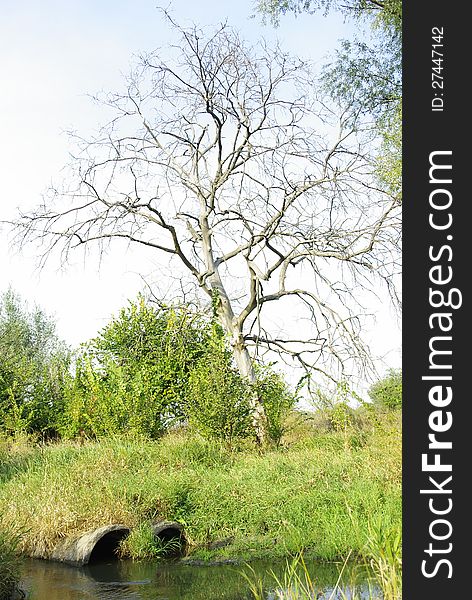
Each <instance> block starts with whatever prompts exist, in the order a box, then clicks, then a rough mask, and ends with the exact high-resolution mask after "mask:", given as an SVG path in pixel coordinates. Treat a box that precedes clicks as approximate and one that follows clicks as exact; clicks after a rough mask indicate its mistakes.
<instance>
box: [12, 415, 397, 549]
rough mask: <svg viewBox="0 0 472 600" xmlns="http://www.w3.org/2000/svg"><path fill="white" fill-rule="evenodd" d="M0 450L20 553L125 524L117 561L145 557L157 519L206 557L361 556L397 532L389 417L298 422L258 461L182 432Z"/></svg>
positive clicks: (393, 429)
mask: <svg viewBox="0 0 472 600" xmlns="http://www.w3.org/2000/svg"><path fill="white" fill-rule="evenodd" d="M7 446H8V447H7ZM1 453H2V456H1V461H0V462H1V475H0V482H1V483H0V515H1V516H0V526H1V527H2V528H3V529H5V528H10V529H11V528H12V527H14V528H15V531H18V532H19V533H20V540H19V548H20V551H21V552H22V553H23V554H25V555H27V556H48V555H50V553H51V551H52V549H53V548H54V547H55V545H56V544H57V542H58V541H59V540H60V539H62V538H63V537H64V536H68V535H75V534H79V533H81V532H84V531H87V530H89V529H93V528H95V527H98V526H100V525H104V524H107V523H122V524H124V525H127V526H129V527H130V528H133V529H134V533H133V534H132V536H131V537H130V538H129V540H128V542H127V544H126V546H125V549H124V552H125V554H128V555H131V556H132V557H134V558H149V557H150V556H149V555H150V554H151V555H152V552H153V550H152V548H151V549H150V548H149V543H148V542H149V540H148V538H147V537H146V535H147V534H146V523H148V522H150V521H152V520H156V519H166V520H172V521H178V522H180V523H182V524H183V525H184V527H185V533H186V538H187V541H188V552H189V554H190V556H192V557H193V558H197V559H203V560H215V559H225V558H234V557H237V558H243V559H248V558H256V557H281V556H286V555H288V554H294V553H297V552H299V551H300V550H302V549H305V550H308V551H309V552H310V554H312V555H313V556H316V557H317V558H319V559H322V560H333V559H339V558H342V557H344V556H346V555H347V554H348V553H349V552H353V553H354V555H356V554H358V555H361V556H362V555H364V554H365V549H366V548H367V547H368V545H369V542H370V543H371V544H372V537H373V536H372V531H374V532H375V531H376V530H379V529H380V530H382V531H383V532H386V531H393V532H400V531H401V432H400V418H399V416H398V415H387V416H384V417H382V419H380V420H379V418H378V417H377V418H376V422H375V423H372V424H370V425H369V426H366V427H364V429H362V430H359V429H352V430H349V431H344V432H336V431H321V430H319V429H317V427H316V426H314V425H313V426H310V425H307V424H304V425H303V427H301V428H300V427H298V429H297V428H294V429H293V430H292V432H291V433H289V435H287V436H286V439H285V442H284V447H282V448H280V449H274V450H269V451H266V452H265V453H263V454H258V453H257V452H256V451H255V450H254V449H253V448H250V447H249V446H248V447H246V448H244V447H242V448H240V449H238V450H236V451H235V450H233V451H229V450H228V449H225V448H224V447H221V446H219V445H218V444H215V443H209V442H206V441H204V440H203V439H201V438H199V437H196V436H194V435H192V434H190V433H188V432H186V431H181V432H174V433H170V434H167V435H166V436H164V437H163V438H162V439H161V440H159V441H157V442H150V441H144V440H136V439H126V438H120V439H104V440H102V441H99V442H91V441H90V442H86V443H84V444H83V445H79V444H77V443H72V442H61V443H58V444H50V445H46V446H31V445H28V444H15V443H11V442H10V443H9V444H6V443H5V442H4V443H3V445H2V450H1ZM374 537H375V535H374ZM378 537H379V543H380V538H381V537H382V536H378ZM219 540H226V542H225V543H224V544H218V543H215V542H218V541H219Z"/></svg>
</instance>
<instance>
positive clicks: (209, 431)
mask: <svg viewBox="0 0 472 600" xmlns="http://www.w3.org/2000/svg"><path fill="white" fill-rule="evenodd" d="M250 393H251V389H250V387H249V385H248V384H247V383H246V382H245V381H244V380H243V379H242V378H241V377H240V375H239V374H238V373H237V372H236V370H235V369H233V368H232V366H231V359H230V356H229V352H228V351H227V350H225V348H224V346H223V341H222V340H220V341H218V340H213V342H212V343H211V345H210V348H209V350H208V352H207V354H206V355H205V356H204V357H203V358H202V359H200V360H199V361H198V362H197V364H196V365H195V367H194V368H193V370H192V372H191V374H190V378H189V388H188V397H187V402H186V413H187V416H188V419H189V423H190V424H191V425H192V426H193V427H194V428H195V429H197V430H198V431H199V432H200V433H201V434H202V435H203V436H204V437H207V438H216V439H220V440H222V441H223V440H224V441H226V442H227V443H228V444H229V445H231V444H232V442H233V439H234V438H236V437H247V436H249V435H250V433H251V427H250V425H251V422H250V408H249V394H250Z"/></svg>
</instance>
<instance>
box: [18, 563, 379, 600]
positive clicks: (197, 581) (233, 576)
mask: <svg viewBox="0 0 472 600" xmlns="http://www.w3.org/2000/svg"><path fill="white" fill-rule="evenodd" d="M307 562H308V564H309V572H310V576H311V577H312V578H314V580H315V581H316V582H317V588H318V587H319V589H320V590H322V593H321V594H320V595H318V596H317V598H319V599H320V600H328V599H329V598H331V600H335V599H336V600H340V599H341V598H342V597H343V598H350V597H351V593H350V587H349V585H347V586H344V587H343V592H344V594H345V596H341V594H340V593H339V594H335V595H332V590H333V587H334V585H335V583H336V581H337V578H338V575H339V566H337V565H319V564H313V563H312V562H311V561H307ZM285 566H286V563H285V562H284V561H278V562H267V561H257V562H252V563H251V567H252V568H253V569H254V572H255V573H256V575H257V576H260V577H262V578H263V579H264V589H265V590H266V598H267V600H276V599H277V598H280V596H278V595H277V584H276V583H274V580H273V578H272V577H271V576H269V575H268V572H269V571H271V570H272V571H273V572H274V573H275V574H276V576H278V577H279V579H281V580H283V571H284V567H285ZM242 571H245V572H247V573H248V572H249V568H248V567H247V566H245V565H217V566H201V565H199V566H197V565H191V564H190V565H189V564H183V563H182V562H178V561H176V562H159V563H149V562H133V561H114V562H104V563H99V564H95V565H89V566H86V567H82V568H75V567H69V566H67V565H64V564H61V563H54V562H48V561H41V560H32V559H28V560H26V561H25V565H24V571H23V580H22V583H21V588H22V589H23V590H24V591H25V592H26V597H27V598H28V600H246V599H247V600H249V599H250V598H251V597H252V596H251V595H250V593H249V586H248V584H247V582H246V581H245V579H244V578H243V576H242V575H241V572H242ZM345 573H346V581H352V569H346V571H345ZM356 573H357V574H356V582H357V585H358V586H359V585H360V587H361V597H362V598H366V599H367V598H369V595H368V593H367V585H366V583H365V581H366V574H365V572H361V573H360V575H359V571H358V570H356ZM357 593H359V588H358V589H357ZM358 597H359V596H356V598H358Z"/></svg>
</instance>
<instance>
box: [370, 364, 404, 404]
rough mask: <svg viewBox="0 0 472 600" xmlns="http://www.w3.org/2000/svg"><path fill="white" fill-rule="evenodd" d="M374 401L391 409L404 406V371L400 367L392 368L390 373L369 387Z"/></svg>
mask: <svg viewBox="0 0 472 600" xmlns="http://www.w3.org/2000/svg"><path fill="white" fill-rule="evenodd" d="M369 396H370V398H371V400H372V402H373V403H374V404H375V405H377V406H379V407H381V408H388V409H391V410H394V409H397V408H401V407H402V372H401V370H399V369H390V371H389V372H388V374H387V375H386V376H385V377H384V378H383V379H380V380H379V381H377V382H376V383H374V385H373V386H372V387H371V388H370V389H369Z"/></svg>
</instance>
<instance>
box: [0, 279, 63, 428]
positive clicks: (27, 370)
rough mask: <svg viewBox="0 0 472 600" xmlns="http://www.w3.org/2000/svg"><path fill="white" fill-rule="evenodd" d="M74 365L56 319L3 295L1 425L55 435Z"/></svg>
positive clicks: (0, 312)
mask: <svg viewBox="0 0 472 600" xmlns="http://www.w3.org/2000/svg"><path fill="white" fill-rule="evenodd" d="M69 363H70V355H69V350H68V349H67V347H66V346H65V344H64V343H63V342H61V341H60V340H59V338H58V337H57V335H56V327H55V323H54V321H53V320H52V319H51V318H50V317H48V316H47V315H46V314H45V313H44V312H43V310H42V309H40V308H38V307H35V308H33V309H31V310H30V309H28V307H27V306H26V304H25V303H24V302H23V301H22V300H21V298H20V297H19V296H18V295H17V294H15V292H13V291H12V290H11V289H10V290H8V291H6V292H5V293H4V294H3V295H2V297H1V299H0V417H1V421H0V427H1V428H2V429H4V430H6V431H9V432H19V431H27V432H38V433H49V434H53V433H54V432H55V430H56V427H57V420H58V418H59V416H60V414H61V412H62V410H63V403H64V387H65V384H66V380H67V378H68V368H69Z"/></svg>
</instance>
